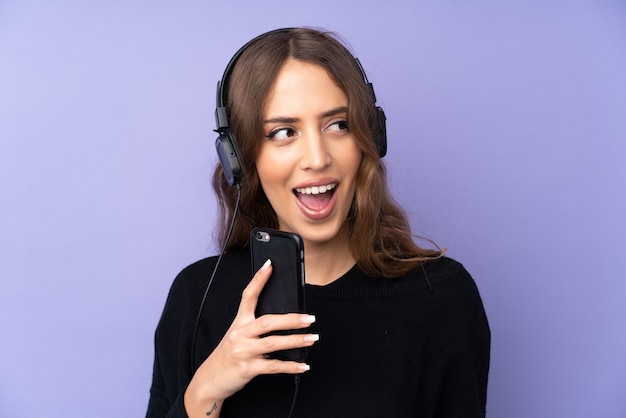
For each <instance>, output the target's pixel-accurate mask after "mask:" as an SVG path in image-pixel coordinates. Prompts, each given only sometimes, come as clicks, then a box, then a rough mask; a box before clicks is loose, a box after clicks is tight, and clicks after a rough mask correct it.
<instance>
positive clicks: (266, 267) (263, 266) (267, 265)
mask: <svg viewBox="0 0 626 418" xmlns="http://www.w3.org/2000/svg"><path fill="white" fill-rule="evenodd" d="M271 265H272V260H270V259H269V258H268V259H267V260H266V261H265V263H263V265H262V266H261V269H263V270H267V269H268V268H269V266H271Z"/></svg>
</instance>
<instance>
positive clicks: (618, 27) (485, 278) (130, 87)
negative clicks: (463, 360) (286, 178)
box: [0, 0, 626, 418]
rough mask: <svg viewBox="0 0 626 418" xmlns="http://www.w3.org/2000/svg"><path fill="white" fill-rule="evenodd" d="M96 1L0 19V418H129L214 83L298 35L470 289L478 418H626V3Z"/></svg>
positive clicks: (188, 211)
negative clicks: (482, 407)
mask: <svg viewBox="0 0 626 418" xmlns="http://www.w3.org/2000/svg"><path fill="white" fill-rule="evenodd" d="M91 3H94V4H91ZM95 3H96V2H86V1H79V0H74V1H70V0H57V1H47V0H39V1H37V0H20V1H17V0H2V1H1V2H0V196H1V199H2V200H1V206H0V215H1V216H0V238H1V244H0V246H1V247H0V272H1V273H0V274H1V276H0V416H2V417H39V416H45V417H79V416H80V417H137V416H142V415H143V414H144V412H145V407H146V403H147V399H148V389H149V385H150V377H151V366H152V355H153V353H152V335H153V332H154V327H155V326H156V323H157V320H158V318H159V315H160V313H161V309H162V307H163V303H164V301H165V297H166V294H167V291H168V289H169V286H170V284H171V281H172V280H173V278H174V276H175V275H176V274H177V273H178V271H179V270H180V269H181V268H183V267H184V266H185V265H187V264H189V263H191V262H193V261H195V260H197V259H199V258H201V257H204V256H207V255H210V254H214V253H215V245H214V243H213V240H212V233H213V223H214V216H215V201H214V198H213V194H212V190H211V188H210V173H211V171H212V168H213V166H214V164H215V161H216V159H215V155H214V150H213V141H214V139H215V134H214V133H213V132H212V129H213V127H214V125H213V123H214V122H213V110H214V97H215V85H216V82H217V80H218V78H219V77H220V76H221V74H222V71H223V69H224V66H225V65H226V62H227V61H228V59H229V58H230V56H231V55H232V54H233V53H234V52H235V50H236V49H238V48H239V47H240V46H241V45H242V44H243V43H245V42H246V41H248V40H249V39H250V38H252V37H253V36H255V35H258V34H259V33H261V32H264V31H266V30H269V29H273V28H275V27H282V26H293V25H312V26H321V27H325V28H328V29H332V30H335V31H337V32H339V33H340V34H341V35H342V36H343V37H344V38H345V40H346V41H347V42H348V43H349V44H350V45H352V47H353V49H354V51H355V53H356V55H357V56H358V57H359V58H360V59H361V61H362V62H363V65H364V66H365V69H366V71H367V73H368V75H369V78H370V80H371V81H373V82H374V85H375V87H376V92H377V95H378V98H379V103H380V104H381V105H382V106H383V107H384V109H385V111H386V113H387V116H388V130H389V137H390V150H389V155H388V157H387V158H386V162H387V164H388V166H389V172H390V179H391V182H392V187H393V191H394V194H395V196H396V197H397V199H398V200H399V201H400V202H401V203H402V204H403V206H405V207H406V209H407V210H408V211H409V213H410V215H411V221H412V224H413V226H414V230H415V232H416V233H422V234H425V235H427V236H430V237H432V238H434V239H435V240H436V242H437V243H439V244H440V245H441V246H445V247H447V248H448V250H449V255H450V256H452V257H454V258H457V259H458V260H460V261H462V262H463V263H464V264H465V265H466V267H467V268H468V269H469V270H470V271H471V273H472V274H473V275H474V277H475V279H476V281H477V283H478V285H479V287H480V290H481V292H482V296H483V299H484V302H485V307H486V309H487V313H488V315H489V319H490V323H491V327H492V332H493V350H492V369H491V375H490V387H489V400H488V412H489V415H490V416H491V417H507V418H522V417H533V418H535V417H549V418H553V417H568V418H571V417H615V418H617V417H624V416H626V396H624V394H625V393H626V326H625V325H624V323H625V322H626V304H625V303H624V302H625V299H626V269H625V267H624V266H625V262H624V255H623V253H624V250H625V249H626V228H625V224H626V222H625V221H624V215H625V214H626V190H625V189H626V188H625V179H626V163H625V156H626V3H625V2H624V1H618V0H613V1H611V0H573V1H565V0H543V1H529V0H509V1H506V2H505V1H496V0H493V1H488V0H477V1H471V2H462V1H453V0H445V1H420V0H406V1H395V2H394V1H387V2H381V1H353V0H346V1H339V0H332V1H329V0H318V1H316V2H287V1H284V2H281V1H265V2H256V1H247V2H235V1H231V2H227V1H221V2H217V1H213V2H211V1H186V2H183V1H181V2H173V1H172V2H164V1H148V0H145V1H122V0H113V1H108V2H97V3H98V4H95ZM305 3H306V4H305ZM358 344H359V345H362V347H363V348H362V349H367V342H366V341H363V342H359V343H358ZM364 367H366V366H365V365H364ZM381 396H384V394H381Z"/></svg>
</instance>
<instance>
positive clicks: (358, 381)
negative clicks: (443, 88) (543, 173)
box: [147, 28, 490, 418]
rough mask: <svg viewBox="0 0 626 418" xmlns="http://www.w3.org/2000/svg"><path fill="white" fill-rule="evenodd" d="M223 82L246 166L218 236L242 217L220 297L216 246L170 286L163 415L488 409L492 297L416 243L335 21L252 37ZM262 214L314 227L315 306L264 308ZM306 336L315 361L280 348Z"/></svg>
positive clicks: (360, 79)
mask: <svg viewBox="0 0 626 418" xmlns="http://www.w3.org/2000/svg"><path fill="white" fill-rule="evenodd" d="M218 89H219V91H218V93H220V94H218V112H217V113H218V130H220V131H221V132H222V131H224V129H228V130H229V131H231V133H232V135H233V136H234V138H236V144H237V146H238V148H239V154H240V162H239V163H240V164H241V172H242V174H241V176H242V178H243V180H242V181H241V185H240V186H237V187H234V186H231V185H230V184H229V181H227V178H226V177H225V176H224V169H223V168H222V167H221V166H219V167H218V168H217V169H216V171H215V174H214V187H215V190H216V192H217V196H218V200H219V202H220V207H221V217H222V218H221V219H222V221H221V225H220V233H221V236H220V239H222V240H226V238H227V235H228V233H227V231H228V229H229V226H230V224H231V221H233V214H234V212H235V207H236V206H238V213H237V215H236V216H235V217H234V226H233V231H232V235H231V236H230V239H229V240H228V243H227V246H226V252H225V254H224V255H223V257H222V258H221V260H220V261H219V267H218V269H217V271H216V273H215V276H214V278H213V280H212V282H211V287H210V289H209V291H208V293H207V296H206V300H205V301H204V303H203V301H202V300H203V294H204V292H205V289H206V287H207V282H208V281H209V278H210V276H211V274H212V272H213V269H214V267H215V265H216V263H217V262H218V257H212V258H208V259H204V260H201V261H199V262H197V263H195V264H192V265H191V266H189V267H187V268H185V269H184V270H183V271H182V272H181V273H180V274H179V276H178V277H177V278H176V280H175V281H174V283H173V285H172V288H171V290H170V294H169V296H168V299H167V302H166V305H165V308H164V311H163V314H162V317H161V320H160V322H159V325H158V327H157V330H156V335H155V362H154V375H153V382H152V388H151V397H150V402H149V406H148V412H147V416H148V417H165V416H167V417H184V416H190V417H206V416H211V417H216V416H221V417H273V418H275V417H288V416H294V417H482V416H484V415H485V404H486V389H487V376H488V369H489V347H490V332H489V327H488V323H487V319H486V316H485V312H484V309H483V305H482V302H481V299H480V296H479V293H478V291H477V289H476V286H475V284H474V281H473V280H472V278H471V277H470V275H469V274H468V273H467V272H466V270H465V269H464V268H463V267H462V266H461V265H460V264H459V263H457V262H455V261H453V260H452V259H449V258H447V257H444V256H443V254H442V252H441V251H438V250H431V249H423V248H420V247H419V246H417V245H416V244H415V243H414V241H413V239H412V236H411V233H410V230H409V224H408V221H407V219H406V217H405V215H404V213H403V211H402V210H401V209H400V208H399V207H398V206H397V205H396V203H394V201H393V200H392V198H391V197H390V195H389V193H388V189H387V183H386V176H385V168H384V164H383V162H382V160H381V156H382V155H384V150H385V148H386V144H385V142H384V141H385V138H384V116H383V114H382V110H380V109H379V108H377V107H376V106H375V98H374V96H373V89H371V85H369V84H368V83H367V80H366V78H365V75H364V73H363V72H362V69H361V68H360V64H359V63H358V61H356V60H355V58H354V57H353V56H352V55H351V54H350V52H349V51H348V50H347V49H346V48H345V47H344V46H343V45H342V44H341V43H340V42H338V41H337V40H336V38H335V37H333V36H332V35H330V34H328V33H324V32H321V31H318V30H312V29H305V28H295V29H281V30H277V31H273V32H270V33H267V34H264V35H262V36H260V37H258V38H255V39H254V40H253V41H251V42H250V43H248V44H246V45H245V46H244V47H243V48H242V50H240V51H239V52H238V53H237V54H236V55H235V57H234V58H233V60H232V61H231V64H229V67H228V68H227V71H226V72H225V75H224V78H223V80H222V82H221V85H220V86H219V87H218ZM220 95H222V96H224V97H223V98H222V99H220V98H219V96H220ZM220 101H223V102H224V103H220ZM222 106H223V107H224V109H220V108H221V107H222ZM224 110H225V111H224ZM224 118H227V119H225V120H224ZM224 125H226V128H224ZM230 169H231V168H227V170H230ZM227 174H228V177H229V179H228V180H230V182H232V181H233V180H232V173H227ZM237 176H239V174H237ZM235 182H238V181H237V180H235ZM239 197H240V199H239ZM255 226H263V227H269V228H275V229H280V230H284V231H289V232H295V233H298V234H300V235H301V236H302V238H303V241H304V245H305V271H306V283H307V284H306V303H307V311H308V313H306V314H302V313H290V314H282V315H264V316H261V317H259V318H256V317H255V314H254V312H255V307H256V303H257V299H258V296H259V294H260V292H261V290H262V289H263V286H264V285H265V283H266V282H267V280H268V278H269V277H270V276H271V273H272V266H271V263H266V264H265V265H264V266H263V267H262V268H261V269H260V270H259V271H257V272H253V271H251V267H250V253H249V247H248V246H249V242H248V241H249V234H250V232H251V230H252V228H253V227H255ZM201 305H202V308H201ZM198 312H201V315H200V318H199V321H196V318H197V315H198ZM196 322H197V323H196ZM295 329H300V330H304V333H294V334H289V335H270V336H268V335H267V334H268V333H269V332H271V331H276V330H295ZM299 347H308V356H307V359H306V362H305V363H300V362H295V361H284V360H278V359H274V358H269V357H268V356H267V354H268V353H272V352H274V351H276V350H281V349H287V348H299ZM192 350H193V353H192ZM190 364H191V366H190ZM294 376H299V390H298V391H297V396H295V393H294V386H295V385H296V384H295V383H294V381H295V382H298V380H295V379H294Z"/></svg>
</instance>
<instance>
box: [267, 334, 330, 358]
mask: <svg viewBox="0 0 626 418" xmlns="http://www.w3.org/2000/svg"><path fill="white" fill-rule="evenodd" d="M319 339H320V336H319V334H291V335H269V336H267V337H263V338H261V339H260V341H259V349H260V350H261V351H262V353H263V354H264V355H265V354H269V353H273V352H275V351H281V350H289V349H293V348H306V347H310V346H312V345H313V344H315V343H316V342H317V341H319Z"/></svg>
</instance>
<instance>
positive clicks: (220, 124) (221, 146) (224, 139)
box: [215, 28, 387, 186]
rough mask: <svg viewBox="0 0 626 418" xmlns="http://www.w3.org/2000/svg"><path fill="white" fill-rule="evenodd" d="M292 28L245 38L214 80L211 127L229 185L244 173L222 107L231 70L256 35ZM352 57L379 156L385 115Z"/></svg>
mask: <svg viewBox="0 0 626 418" xmlns="http://www.w3.org/2000/svg"><path fill="white" fill-rule="evenodd" d="M292 29H293V28H282V29H275V30H272V31H269V32H266V33H263V34H261V35H259V36H257V37H256V38H254V39H252V40H250V41H248V42H247V43H246V44H245V45H244V46H242V47H241V48H240V49H239V50H238V51H237V52H236V53H235V55H233V57H232V58H231V59H230V61H229V62H228V65H227V66H226V69H225V70H224V75H223V76H222V79H221V80H220V81H218V82H217V97H216V105H215V106H216V107H215V123H216V125H217V127H216V129H215V132H217V133H218V134H219V137H218V138H217V139H216V140H215V148H216V149H217V155H218V156H219V159H220V163H221V164H222V169H223V170H224V176H226V181H228V184H230V185H237V186H239V185H240V184H241V182H242V181H243V175H244V173H243V164H242V161H241V157H240V155H239V149H238V148H237V141H236V139H235V136H234V135H233V133H232V132H231V130H230V124H229V120H228V113H227V111H226V96H227V89H228V83H229V81H230V76H231V73H232V71H233V68H234V66H235V64H236V63H237V60H238V59H239V57H240V56H241V54H243V52H244V51H245V50H246V49H248V47H249V46H250V45H252V44H253V43H255V42H256V41H258V40H259V39H262V38H265V37H266V36H269V35H273V34H275V33H280V32H289V31H290V30H292ZM354 60H355V61H356V64H357V67H359V70H360V71H361V75H362V76H363V80H364V81H365V84H366V85H367V86H368V89H369V91H370V95H371V96H372V103H373V104H374V106H375V108H376V130H375V132H374V141H375V142H376V147H377V149H378V155H379V157H381V158H382V157H384V156H385V154H387V128H386V120H387V118H386V117H385V112H384V111H383V109H382V108H381V107H379V106H376V94H375V93H374V86H373V85H372V83H370V82H369V80H368V79H367V76H366V75H365V71H364V70H363V67H362V66H361V63H360V62H359V60H358V59H357V58H354Z"/></svg>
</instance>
